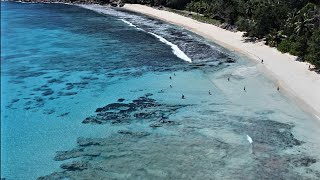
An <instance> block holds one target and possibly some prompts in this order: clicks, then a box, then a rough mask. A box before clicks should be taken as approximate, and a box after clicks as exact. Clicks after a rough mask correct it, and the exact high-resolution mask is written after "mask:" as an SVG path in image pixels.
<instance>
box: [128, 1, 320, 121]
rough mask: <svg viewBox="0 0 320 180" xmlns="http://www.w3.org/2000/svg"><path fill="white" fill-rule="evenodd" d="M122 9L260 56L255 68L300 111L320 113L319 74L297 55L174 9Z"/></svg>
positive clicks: (247, 53) (229, 47) (135, 5)
mask: <svg viewBox="0 0 320 180" xmlns="http://www.w3.org/2000/svg"><path fill="white" fill-rule="evenodd" d="M123 8H124V9H126V10H128V11H131V12H135V13H140V14H144V15H147V16H151V17H153V18H157V19H160V20H163V21H166V22H168V23H171V24H174V25H178V26H181V27H183V28H185V29H187V30H189V31H191V32H193V33H196V34H198V35H200V36H203V37H205V38H207V39H209V40H212V41H214V42H216V43H218V44H219V45H221V46H223V47H225V48H227V49H230V50H234V51H237V52H239V53H241V54H244V55H246V56H247V57H249V58H250V59H252V60H255V61H256V62H257V63H260V61H261V60H262V59H263V60H264V63H263V64H259V65H257V66H258V69H259V70H261V71H263V72H265V73H266V74H267V75H269V77H271V79H273V80H274V81H275V83H277V85H278V86H280V87H281V89H282V90H283V91H285V92H286V95H288V96H289V97H291V99H293V100H294V101H295V102H296V103H297V104H299V105H300V107H301V108H302V109H303V110H305V111H307V112H309V113H312V114H314V116H320V93H318V94H317V93H315V92H320V75H319V74H317V73H316V72H313V71H310V70H309V69H308V65H309V64H308V63H305V62H299V61H296V58H297V57H296V56H293V55H290V54H288V53H286V54H283V53H281V52H280V51H278V50H277V49H275V48H272V47H269V46H267V45H265V44H264V43H263V42H246V41H245V38H244V37H243V36H242V35H243V32H231V31H227V30H224V29H222V28H220V27H217V26H215V25H212V24H206V23H202V22H199V21H196V20H194V19H191V18H188V17H185V16H182V15H179V14H176V13H173V12H168V11H164V10H158V9H155V8H152V7H148V6H145V5H140V4H125V6H124V7H123Z"/></svg>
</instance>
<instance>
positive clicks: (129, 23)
mask: <svg viewBox="0 0 320 180" xmlns="http://www.w3.org/2000/svg"><path fill="white" fill-rule="evenodd" d="M120 20H121V21H123V22H124V23H126V24H128V25H129V26H132V27H135V28H136V29H138V30H140V31H144V30H143V29H141V28H138V27H137V26H136V25H134V24H132V23H131V22H129V21H126V20H124V19H120Z"/></svg>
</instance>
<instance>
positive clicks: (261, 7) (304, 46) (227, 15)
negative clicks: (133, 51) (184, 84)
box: [125, 0, 320, 69]
mask: <svg viewBox="0 0 320 180" xmlns="http://www.w3.org/2000/svg"><path fill="white" fill-rule="evenodd" d="M125 1H126V2H127V3H140V4H148V5H151V6H166V7H169V8H173V9H178V10H187V11H191V12H195V13H197V14H192V17H193V18H194V19H197V20H199V21H202V22H207V23H211V24H217V23H220V22H221V23H226V24H229V25H235V26H236V27H237V29H238V30H240V31H245V32H246V33H245V34H244V35H245V36H247V37H250V38H251V39H264V40H265V42H266V44H267V45H269V46H273V47H277V48H278V50H280V51H281V52H288V53H290V54H293V55H296V56H298V57H299V60H301V61H308V62H310V63H312V64H314V65H315V67H316V68H318V69H319V68H320V1H319V0H125ZM181 12H183V11H178V13H181Z"/></svg>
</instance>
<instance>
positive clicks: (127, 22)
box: [120, 19, 137, 27]
mask: <svg viewBox="0 0 320 180" xmlns="http://www.w3.org/2000/svg"><path fill="white" fill-rule="evenodd" d="M120 20H121V21H123V22H124V23H126V24H128V25H129V26H132V27H137V26H136V25H134V24H132V23H131V22H129V21H126V20H124V19H120Z"/></svg>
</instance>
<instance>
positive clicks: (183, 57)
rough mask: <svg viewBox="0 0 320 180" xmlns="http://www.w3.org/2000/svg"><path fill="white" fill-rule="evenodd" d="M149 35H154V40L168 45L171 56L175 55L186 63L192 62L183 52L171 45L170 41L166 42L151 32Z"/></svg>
mask: <svg viewBox="0 0 320 180" xmlns="http://www.w3.org/2000/svg"><path fill="white" fill-rule="evenodd" d="M149 33H150V34H152V35H154V36H155V37H156V38H158V39H159V40H160V41H161V42H163V43H165V44H167V45H169V46H170V47H171V49H172V52H173V54H175V55H176V56H177V57H178V58H180V59H182V60H185V61H188V62H192V60H191V59H190V58H189V57H188V56H187V55H186V54H185V53H184V52H183V51H181V50H180V49H179V47H178V46H177V45H175V44H172V43H171V42H170V41H168V40H166V39H165V38H163V37H161V36H159V35H157V34H154V33H152V32H149Z"/></svg>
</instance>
